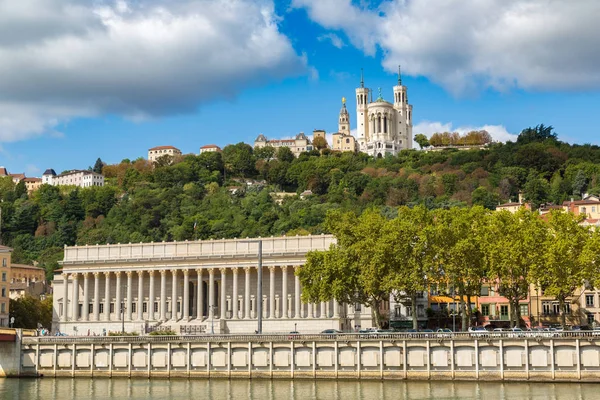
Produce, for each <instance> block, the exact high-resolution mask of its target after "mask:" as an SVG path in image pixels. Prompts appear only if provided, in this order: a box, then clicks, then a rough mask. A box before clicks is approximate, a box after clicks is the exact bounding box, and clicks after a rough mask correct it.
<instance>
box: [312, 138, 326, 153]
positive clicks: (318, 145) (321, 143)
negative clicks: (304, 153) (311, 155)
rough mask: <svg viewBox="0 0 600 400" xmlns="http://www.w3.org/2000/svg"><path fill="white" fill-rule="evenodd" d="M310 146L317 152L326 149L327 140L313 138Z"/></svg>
mask: <svg viewBox="0 0 600 400" xmlns="http://www.w3.org/2000/svg"><path fill="white" fill-rule="evenodd" d="M312 144H313V146H314V147H315V149H317V150H323V149H326V148H327V140H325V138H324V137H321V136H317V137H316V138H314V139H313V141H312Z"/></svg>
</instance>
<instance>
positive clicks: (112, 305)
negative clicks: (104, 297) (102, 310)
mask: <svg viewBox="0 0 600 400" xmlns="http://www.w3.org/2000/svg"><path fill="white" fill-rule="evenodd" d="M110 313H111V314H114V313H115V303H110Z"/></svg>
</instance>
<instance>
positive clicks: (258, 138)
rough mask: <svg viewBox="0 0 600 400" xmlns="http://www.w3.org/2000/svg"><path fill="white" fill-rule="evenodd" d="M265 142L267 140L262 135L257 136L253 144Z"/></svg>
mask: <svg viewBox="0 0 600 400" xmlns="http://www.w3.org/2000/svg"><path fill="white" fill-rule="evenodd" d="M266 141H267V138H266V136H265V135H263V134H262V133H261V134H260V135H258V137H257V138H256V140H255V142H266Z"/></svg>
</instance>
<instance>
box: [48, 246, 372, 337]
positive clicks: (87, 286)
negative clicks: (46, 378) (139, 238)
mask: <svg viewBox="0 0 600 400" xmlns="http://www.w3.org/2000/svg"><path fill="white" fill-rule="evenodd" d="M261 240H262V265H263V269H262V273H263V275H262V296H259V294H258V287H257V284H258V265H257V262H258V251H259V250H258V243H257V241H256V240H236V239H233V240H206V241H193V242H188V241H186V242H170V243H165V242H163V243H136V244H133V243H132V244H116V245H101V246H98V245H95V246H74V247H66V248H65V256H64V260H63V261H62V262H61V264H62V271H61V272H62V274H57V275H55V277H54V284H53V287H54V293H53V301H54V305H53V310H54V311H53V323H52V325H53V330H54V331H61V332H66V333H68V334H73V333H76V332H79V333H80V334H87V332H90V333H91V334H93V333H95V334H101V333H103V332H104V331H105V330H106V331H121V323H122V322H121V321H124V325H125V330H126V331H128V332H131V331H136V332H145V331H148V330H153V329H172V330H175V331H177V332H182V333H196V334H198V333H207V332H215V333H244V332H245V333H252V332H254V331H255V330H256V328H257V319H258V314H257V313H258V302H259V301H260V302H261V303H262V316H263V319H264V321H263V331H264V332H280V333H286V334H287V333H289V332H290V331H294V330H297V331H299V332H302V333H311V332H321V331H322V330H324V329H339V330H352V329H354V328H355V327H363V328H369V327H372V326H373V320H372V316H371V310H370V309H369V308H368V307H355V306H354V305H351V304H340V303H338V302H337V301H335V300H332V301H326V302H320V303H313V304H305V303H303V302H302V301H301V295H302V287H301V285H300V280H299V278H298V276H297V275H296V274H295V271H296V269H297V268H300V267H301V266H302V265H303V264H304V263H305V262H306V254H307V253H308V252H309V251H313V250H326V249H329V246H330V245H331V244H332V243H335V238H334V237H333V236H331V235H318V236H289V237H271V238H265V239H261ZM121 310H123V311H122V312H121ZM84 332H85V333H84Z"/></svg>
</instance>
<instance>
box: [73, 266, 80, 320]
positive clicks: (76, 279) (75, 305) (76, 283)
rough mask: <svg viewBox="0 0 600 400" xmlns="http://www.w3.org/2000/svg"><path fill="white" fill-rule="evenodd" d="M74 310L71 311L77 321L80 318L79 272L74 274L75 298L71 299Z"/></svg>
mask: <svg viewBox="0 0 600 400" xmlns="http://www.w3.org/2000/svg"><path fill="white" fill-rule="evenodd" d="M71 304H72V306H73V310H72V311H71V319H72V320H73V321H77V320H78V319H79V274H77V273H75V274H73V300H72V301H71Z"/></svg>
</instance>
